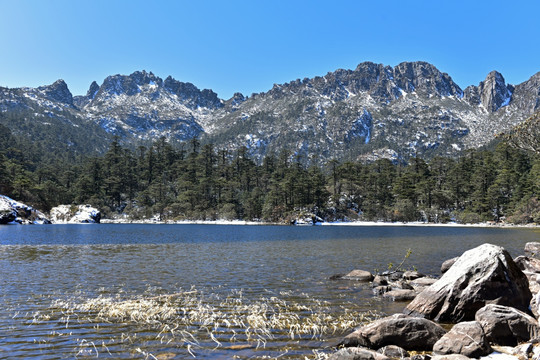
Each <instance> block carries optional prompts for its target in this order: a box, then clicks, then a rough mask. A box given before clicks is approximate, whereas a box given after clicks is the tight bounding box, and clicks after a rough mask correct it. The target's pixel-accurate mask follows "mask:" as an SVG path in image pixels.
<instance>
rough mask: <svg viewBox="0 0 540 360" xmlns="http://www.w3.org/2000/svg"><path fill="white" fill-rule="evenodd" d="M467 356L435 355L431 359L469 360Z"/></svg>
mask: <svg viewBox="0 0 540 360" xmlns="http://www.w3.org/2000/svg"><path fill="white" fill-rule="evenodd" d="M468 359H470V358H468V357H467V356H465V355H461V354H448V355H435V356H432V357H431V360H468Z"/></svg>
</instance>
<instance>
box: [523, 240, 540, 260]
mask: <svg viewBox="0 0 540 360" xmlns="http://www.w3.org/2000/svg"><path fill="white" fill-rule="evenodd" d="M524 252H525V255H526V256H529V257H538V255H539V254H540V242H528V243H526V244H525V250H524Z"/></svg>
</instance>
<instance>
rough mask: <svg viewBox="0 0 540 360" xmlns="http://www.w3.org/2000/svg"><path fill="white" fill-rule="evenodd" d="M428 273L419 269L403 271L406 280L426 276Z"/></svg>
mask: <svg viewBox="0 0 540 360" xmlns="http://www.w3.org/2000/svg"><path fill="white" fill-rule="evenodd" d="M424 276H426V275H424V274H421V273H419V272H418V271H405V272H404V273H403V278H404V279H405V280H415V279H418V278H421V277H424Z"/></svg>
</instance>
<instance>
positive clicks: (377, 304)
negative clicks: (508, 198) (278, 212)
mask: <svg viewBox="0 0 540 360" xmlns="http://www.w3.org/2000/svg"><path fill="white" fill-rule="evenodd" d="M539 240H540V233H539V231H538V230H534V229H499V228H494V229H492V228H452V227H349V226H346V227H345V226H343V227H288V226H236V225H136V224H129V225H120V224H101V225H54V226H0V278H1V284H2V286H1V293H0V304H1V306H2V312H1V313H0V358H2V359H4V358H6V359H7V358H10V359H12V358H21V359H22V358H36V359H59V358H74V357H93V358H95V357H99V358H126V359H128V358H141V359H144V358H149V359H152V358H158V359H190V358H193V356H196V357H197V358H201V359H231V358H233V356H236V358H238V359H250V358H276V357H280V358H284V359H297V358H298V359H303V358H304V357H306V356H307V357H308V358H316V357H317V354H316V353H314V351H316V350H318V349H324V348H325V347H327V346H329V345H331V344H332V343H333V342H335V341H336V340H337V339H338V338H339V337H340V336H342V335H343V333H345V332H347V331H349V330H350V328H352V327H354V326H355V325H357V323H358V322H360V321H362V318H363V317H365V318H366V319H367V318H370V317H371V316H373V314H384V313H393V312H396V311H401V309H402V308H403V306H404V304H403V303H393V302H390V301H386V300H382V299H380V298H376V297H373V295H372V293H371V289H370V288H369V286H368V285H362V284H358V283H354V282H348V281H331V280H329V279H328V277H329V276H331V275H333V274H338V273H346V272H348V271H350V270H352V269H364V270H369V271H383V270H386V269H387V268H388V266H389V264H390V263H392V264H398V263H400V262H401V261H402V260H403V257H404V255H405V254H406V253H407V250H408V249H411V250H412V254H411V256H410V257H409V258H408V259H407V261H406V262H405V267H406V268H417V269H418V270H419V271H421V272H424V273H426V274H428V275H433V276H437V275H438V274H439V269H440V264H441V263H442V261H444V260H446V259H448V258H451V257H454V256H458V255H460V254H461V253H462V252H463V251H464V250H467V249H469V248H472V247H475V246H477V245H480V244H483V243H486V242H489V243H493V244H497V245H501V246H504V247H505V248H506V249H507V250H509V251H510V253H511V254H512V255H513V256H517V255H520V254H521V253H522V251H523V246H524V244H525V243H526V242H529V241H539ZM353 322H354V324H353ZM308 328H310V329H308Z"/></svg>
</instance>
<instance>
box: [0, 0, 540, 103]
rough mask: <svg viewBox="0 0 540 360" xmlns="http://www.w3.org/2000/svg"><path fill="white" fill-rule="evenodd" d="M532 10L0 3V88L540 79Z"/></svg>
mask: <svg viewBox="0 0 540 360" xmlns="http://www.w3.org/2000/svg"><path fill="white" fill-rule="evenodd" d="M539 14H540V1H537V0H528V1H519V0H515V1H497V0H490V1H474V0H468V1H444V0H441V1H436V0H429V1H403V0H400V1H360V0H356V1H354V0H351V1H339V0H333V1H317V0H309V1H307V0H306V1H293V0H288V1H280V0H273V1H257V0H250V1H225V0H223V1H203V0H191V1H172V0H171V1H159V0H153V1H136V0H129V1H115V0H104V1H103V0H92V1H90V0H47V1H45V0H34V1H30V0H11V1H7V0H0V47H1V50H0V86H7V87H21V86H31V87H36V86H40V85H45V84H50V83H52V82H54V81H55V80H57V79H60V78H62V79H64V80H65V81H66V82H67V84H68V86H69V88H70V90H71V92H72V93H74V94H75V95H80V94H84V93H86V91H87V89H88V87H89V85H90V83H91V82H92V81H93V80H96V81H97V82H98V83H99V84H101V83H102V82H103V79H104V78H105V77H106V76H108V75H113V74H130V73H132V72H133V71H136V70H143V69H144V70H147V71H152V72H154V73H155V74H156V75H158V76H160V77H162V78H165V77H166V76H168V75H172V76H173V77H174V78H176V79H177V80H180V81H189V82H192V83H193V84H195V85H196V86H198V87H199V88H210V89H213V90H214V91H216V92H217V93H218V95H219V96H220V97H222V98H229V97H230V96H232V94H233V93H234V92H236V91H239V92H242V93H244V94H246V95H249V94H251V93H253V92H262V91H266V90H268V89H270V88H271V87H272V85H273V84H274V83H283V82H288V81H291V80H294V79H297V78H304V77H313V76H316V75H324V74H326V73H327V72H329V71H334V70H336V69H338V68H345V69H354V68H355V67H356V65H357V64H358V63H361V62H364V61H373V62H377V63H383V64H386V65H392V66H394V65H397V64H398V63H400V62H402V61H415V60H424V61H428V62H430V63H432V64H434V65H435V66H436V67H437V68H439V69H440V70H441V71H443V72H447V73H448V74H450V76H452V78H453V79H454V81H455V82H457V83H458V85H460V86H461V87H462V88H465V87H466V86H468V85H471V84H475V85H476V84H478V82H480V81H481V80H483V79H484V78H485V76H486V75H487V73H488V72H489V71H491V70H498V71H500V72H501V73H502V74H503V75H504V77H505V78H506V80H507V82H509V83H512V84H517V83H520V82H523V81H525V80H527V79H528V78H529V77H530V76H532V75H533V74H535V73H536V72H538V71H540V15H539Z"/></svg>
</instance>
